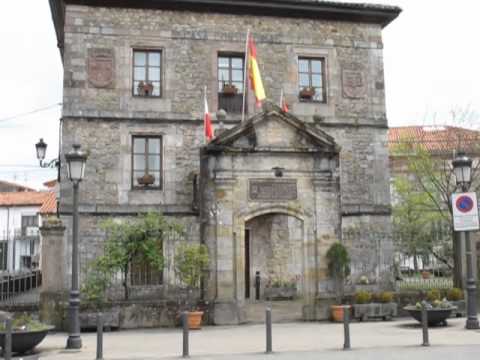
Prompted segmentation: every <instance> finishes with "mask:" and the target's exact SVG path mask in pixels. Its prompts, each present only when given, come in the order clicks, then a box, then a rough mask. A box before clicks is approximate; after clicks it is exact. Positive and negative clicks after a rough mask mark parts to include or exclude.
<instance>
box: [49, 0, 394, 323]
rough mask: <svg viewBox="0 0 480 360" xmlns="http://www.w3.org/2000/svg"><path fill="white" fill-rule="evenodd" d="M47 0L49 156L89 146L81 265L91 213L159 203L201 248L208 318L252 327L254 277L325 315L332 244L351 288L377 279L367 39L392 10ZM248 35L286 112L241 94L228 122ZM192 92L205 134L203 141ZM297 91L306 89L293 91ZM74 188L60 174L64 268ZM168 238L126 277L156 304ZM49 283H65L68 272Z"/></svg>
mask: <svg viewBox="0 0 480 360" xmlns="http://www.w3.org/2000/svg"><path fill="white" fill-rule="evenodd" d="M50 4H51V9H52V14H53V21H54V24H55V28H56V33H57V38H58V46H59V49H60V52H61V56H62V59H63V64H64V99H63V113H62V119H61V126H62V142H61V153H62V156H63V154H65V153H66V152H68V151H69V150H70V149H71V147H72V144H73V143H75V142H77V143H79V144H81V146H82V148H83V149H84V150H86V151H88V153H89V158H88V162H87V168H86V174H85V180H84V181H83V182H82V184H81V191H80V192H81V195H80V203H81V205H80V215H81V218H80V232H81V233H80V242H81V243H80V252H81V259H80V260H81V265H82V268H83V269H85V267H86V264H87V263H88V261H89V260H91V259H94V258H95V257H96V256H97V255H98V254H100V253H101V251H102V242H103V239H104V234H103V233H102V231H101V230H100V229H99V223H100V222H101V221H102V220H103V219H105V218H106V217H125V216H134V215H136V214H138V213H142V212H147V211H159V212H162V213H163V214H164V215H166V216H168V217H172V218H175V219H176V220H177V221H180V222H182V223H183V224H184V225H185V227H186V229H187V233H188V235H187V237H188V240H189V241H193V242H202V243H205V244H207V246H208V247H209V250H210V255H211V258H212V261H211V268H210V272H209V278H208V281H207V282H206V284H205V288H204V296H205V299H206V300H208V301H209V302H210V304H212V314H213V320H214V322H215V323H217V324H225V323H239V322H242V321H245V320H248V311H249V306H250V305H251V304H252V302H253V299H254V295H253V292H254V278H255V275H256V273H257V272H259V276H260V279H261V284H262V291H263V289H264V287H265V284H267V283H268V282H269V281H273V280H275V279H280V280H289V281H295V283H296V285H297V289H298V294H297V295H298V298H299V299H300V300H299V301H297V303H299V306H298V313H296V316H298V317H303V318H306V319H315V318H324V317H325V316H326V313H325V311H324V307H322V306H321V304H324V303H325V304H326V303H328V301H329V298H330V295H331V289H332V287H331V281H330V280H329V275H328V273H327V264H326V260H325V253H326V251H327V249H328V247H329V246H330V245H331V244H332V243H333V242H335V241H342V242H344V243H345V244H346V245H347V246H348V248H349V250H350V254H351V257H352V270H353V272H352V279H351V281H352V282H354V281H355V279H356V278H357V277H358V276H361V275H365V276H368V277H369V278H370V279H371V280H372V281H375V282H376V283H378V284H381V283H387V282H388V280H389V270H390V264H391V256H392V243H391V236H390V232H391V224H390V194H389V171H388V148H387V119H386V113H385V86H384V74H383V57H382V49H383V43H382V36H381V32H382V29H383V28H384V27H385V26H386V25H388V24H389V23H390V22H391V21H393V20H394V19H395V18H396V17H397V16H398V14H399V13H400V11H401V10H400V9H399V8H397V7H390V6H380V5H367V4H342V3H334V2H319V1H313V0H312V1H293V0H291V1H284V0H282V1H280V0H266V1H262V2H257V1H252V0H248V1H241V2H237V1H224V0H215V1H203V0H197V1H191V0H178V1H155V0H150V1H133V0H111V1H97V0H83V1H79V0H78V1H76V0H63V1H62V0H50ZM247 29H250V31H251V33H252V34H253V37H254V39H255V41H256V44H257V54H258V62H259V64H260V70H261V74H262V77H263V81H264V86H265V89H266V92H267V97H269V98H270V99H275V100H276V99H278V98H279V97H280V93H281V91H282V90H283V92H284V94H285V97H286V100H287V102H288V104H289V107H290V112H289V113H285V112H283V111H282V110H281V109H280V108H279V107H277V106H276V105H274V104H273V101H267V102H265V104H264V106H263V108H261V109H258V108H256V106H255V101H254V97H253V94H252V92H251V91H248V90H247V97H246V103H245V108H246V113H247V115H246V120H245V121H243V122H242V121H241V109H242V95H240V94H241V92H242V90H243V83H242V80H243V70H244V67H245V62H244V55H245V38H246V33H247ZM224 85H234V86H235V87H236V89H237V90H238V93H237V94H235V93H233V94H232V93H227V92H226V91H224ZM205 86H207V89H208V102H209V105H210V109H211V110H212V112H214V114H213V123H214V126H215V128H216V129H217V136H216V137H215V138H214V139H213V141H212V142H211V143H209V144H208V145H206V142H205V140H204V136H203V120H202V119H203V89H204V87H205ZM304 87H313V88H315V93H314V95H313V96H311V97H308V96H307V97H301V96H300V90H302V89H303V88H304ZM220 109H223V110H225V112H223V111H222V112H217V110H220ZM61 173H62V179H65V168H63V167H62V169H61ZM146 173H148V174H151V175H154V182H153V183H152V184H150V185H148V186H145V185H141V184H140V183H139V178H141V177H142V176H143V175H145V174H146ZM71 197H72V190H71V185H70V184H69V182H68V181H65V180H64V181H62V182H61V192H60V215H61V218H62V220H63V222H64V224H65V225H66V227H67V231H66V235H65V238H64V240H63V241H60V240H59V241H60V242H59V246H61V247H62V248H63V249H64V254H65V259H66V264H65V266H66V269H69V268H70V263H69V251H70V250H69V249H70V241H71V239H70V235H69V234H70V231H69V230H68V229H70V225H71V201H72V199H71ZM375 234H377V235H378V234H382V236H372V235H375ZM173 247H174V244H165V251H166V253H167V254H166V255H167V264H166V266H165V269H164V272H163V277H162V278H161V279H160V281H159V282H157V283H155V284H147V283H142V284H140V285H142V291H143V290H145V288H150V289H157V290H159V291H160V292H158V293H156V294H162V296H165V297H168V292H169V289H170V285H172V284H174V283H175V277H174V274H173V271H172V269H171V262H169V261H168V254H172V251H173V250H172V249H173ZM169 264H170V265H169ZM145 271H148V269H147V270H145ZM292 279H293V280H292ZM58 283H62V284H65V287H66V288H68V287H67V285H68V278H67V277H65V279H63V280H61V281H59V282H58ZM154 293H155V291H154ZM143 294H145V292H143ZM262 294H263V292H262ZM262 296H263V295H262ZM319 304H320V305H319Z"/></svg>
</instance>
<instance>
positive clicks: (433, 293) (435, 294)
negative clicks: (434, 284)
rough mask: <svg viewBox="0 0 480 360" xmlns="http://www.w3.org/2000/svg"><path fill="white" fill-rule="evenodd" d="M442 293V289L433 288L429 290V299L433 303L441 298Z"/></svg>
mask: <svg viewBox="0 0 480 360" xmlns="http://www.w3.org/2000/svg"><path fill="white" fill-rule="evenodd" d="M441 298H442V295H441V294H440V290H438V289H432V290H430V291H428V292H427V301H429V302H431V303H433V302H434V301H435V300H441Z"/></svg>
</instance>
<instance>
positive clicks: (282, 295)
mask: <svg viewBox="0 0 480 360" xmlns="http://www.w3.org/2000/svg"><path fill="white" fill-rule="evenodd" d="M296 296H297V288H296V287H266V288H265V298H266V299H267V300H293V299H294V298H295V297H296Z"/></svg>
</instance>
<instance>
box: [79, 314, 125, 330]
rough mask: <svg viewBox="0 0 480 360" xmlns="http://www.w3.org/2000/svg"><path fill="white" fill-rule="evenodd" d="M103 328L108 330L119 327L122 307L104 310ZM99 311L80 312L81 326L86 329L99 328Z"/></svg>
mask: <svg viewBox="0 0 480 360" xmlns="http://www.w3.org/2000/svg"><path fill="white" fill-rule="evenodd" d="M102 316H103V328H104V329H106V330H110V329H118V328H119V327H120V309H110V310H108V311H105V312H102ZM97 318H98V312H97V311H82V312H80V327H81V328H82V329H84V330H92V329H96V328H97Z"/></svg>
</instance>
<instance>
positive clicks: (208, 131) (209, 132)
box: [203, 86, 213, 141]
mask: <svg viewBox="0 0 480 360" xmlns="http://www.w3.org/2000/svg"><path fill="white" fill-rule="evenodd" d="M204 106H205V111H204V113H203V127H204V131H205V137H206V138H207V140H208V141H210V140H212V138H213V126H212V117H211V116H210V112H209V111H208V101H207V87H206V86H205V92H204Z"/></svg>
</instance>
